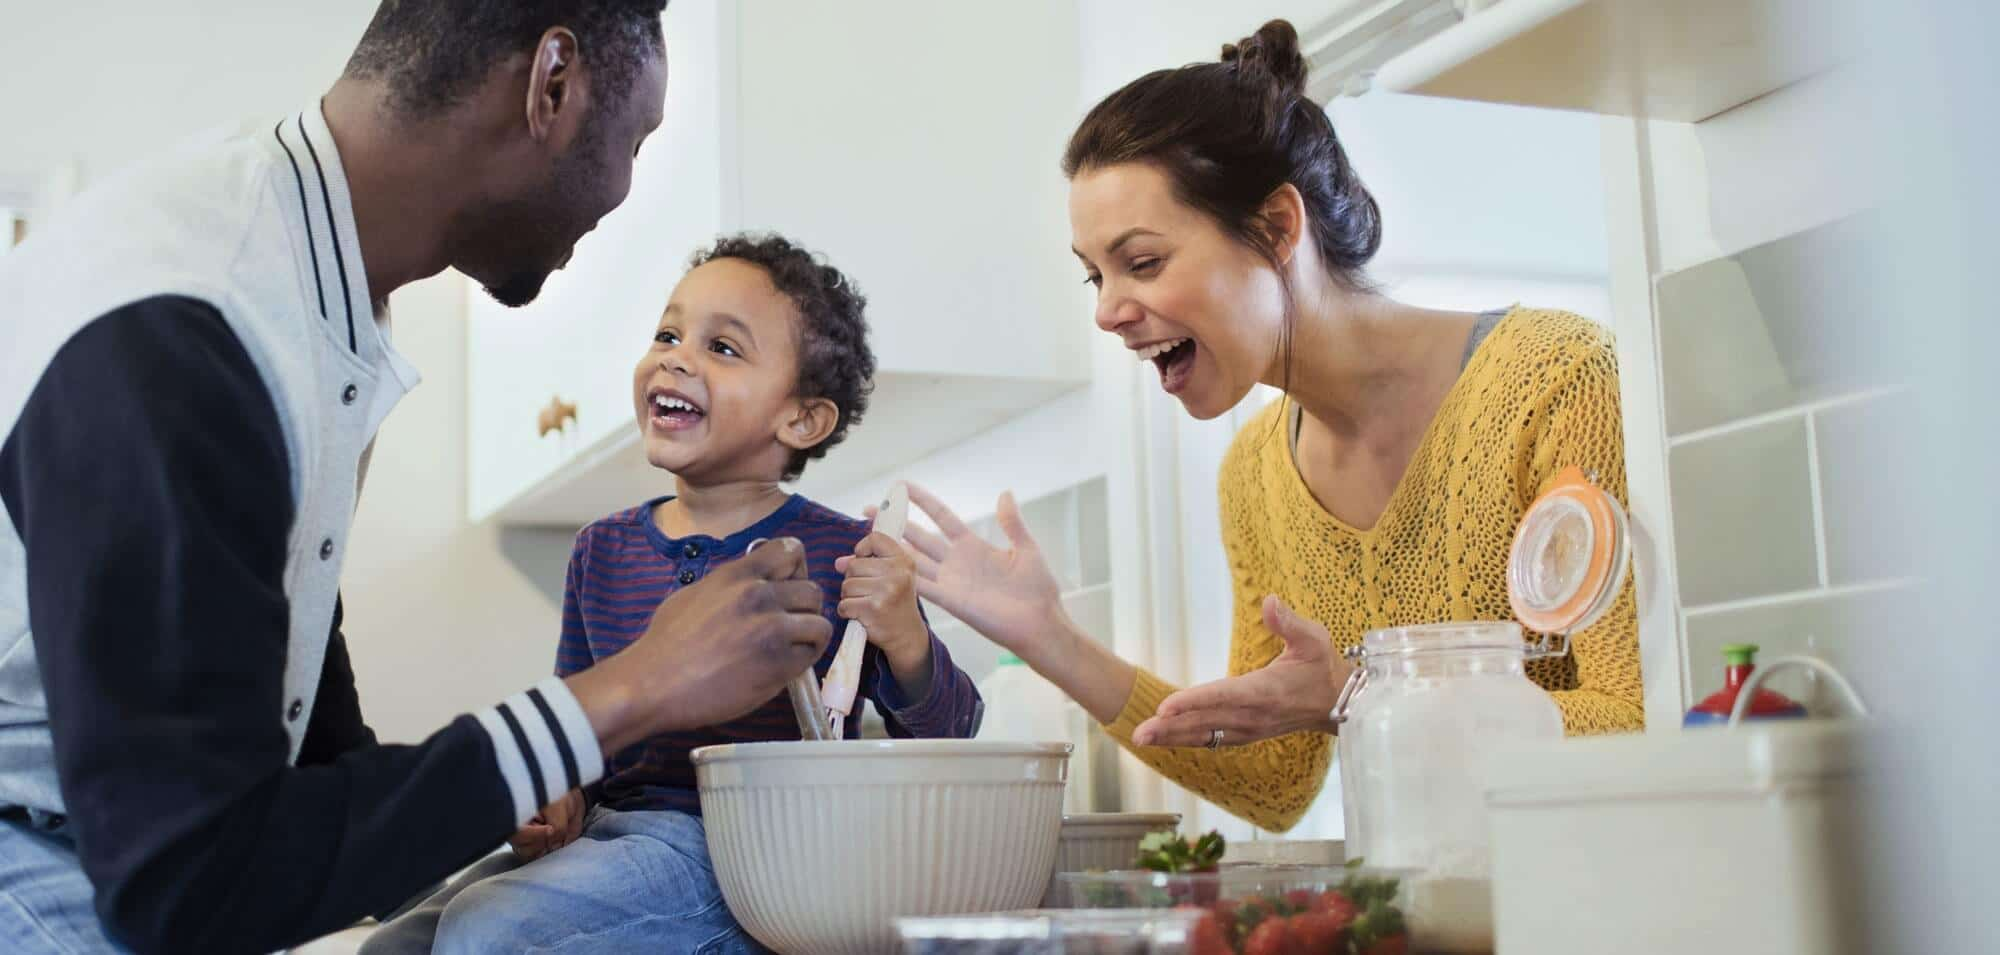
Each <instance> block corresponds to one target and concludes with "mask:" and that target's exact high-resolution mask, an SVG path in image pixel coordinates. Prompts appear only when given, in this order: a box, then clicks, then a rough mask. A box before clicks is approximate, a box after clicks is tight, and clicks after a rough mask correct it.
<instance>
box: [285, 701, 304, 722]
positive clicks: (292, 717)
mask: <svg viewBox="0 0 2000 955" xmlns="http://www.w3.org/2000/svg"><path fill="white" fill-rule="evenodd" d="M305 711H306V703H305V701H304V700H293V701H292V705H291V706H290V707H289V708H287V709H286V710H285V722H287V723H296V722H298V720H299V714H300V713H304V712H305Z"/></svg>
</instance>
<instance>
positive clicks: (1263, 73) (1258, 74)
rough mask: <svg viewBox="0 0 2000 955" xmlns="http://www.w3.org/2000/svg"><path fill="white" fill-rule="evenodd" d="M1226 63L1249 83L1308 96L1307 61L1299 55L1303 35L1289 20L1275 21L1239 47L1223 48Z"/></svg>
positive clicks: (1223, 57)
mask: <svg viewBox="0 0 2000 955" xmlns="http://www.w3.org/2000/svg"><path fill="white" fill-rule="evenodd" d="M1222 62H1224V63H1229V64H1233V65H1235V67H1236V71H1237V75H1238V76H1240V77H1242V78H1243V79H1245V80H1252V79H1254V80H1256V81H1261V82H1264V83H1268V84H1270V85H1272V86H1275V87H1277V88H1278V89H1279V90H1282V91H1284V92H1287V93H1295V94H1298V95H1301V96H1303V95H1305V91H1306V69H1307V67H1306V58H1305V55H1304V54H1302V53H1300V52H1299V31H1298V30H1297V29H1294V28H1293V27H1292V24H1291V21H1289V20H1272V21H1271V22H1269V23H1266V24H1264V25H1263V26H1261V27H1258V28H1257V32H1255V33H1252V34H1250V35H1249V36H1246V37H1244V38H1243V39H1241V40H1238V41H1236V42H1235V43H1225V44H1223V46H1222Z"/></svg>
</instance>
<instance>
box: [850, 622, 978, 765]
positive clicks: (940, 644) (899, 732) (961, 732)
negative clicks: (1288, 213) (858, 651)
mask: <svg viewBox="0 0 2000 955" xmlns="http://www.w3.org/2000/svg"><path fill="white" fill-rule="evenodd" d="M917 613H918V614H919V615H921V614H923V609H922V608H921V607H920V608H918V610H917ZM841 622H842V623H846V622H847V621H841ZM924 627H925V629H926V630H930V620H929V618H928V617H926V618H925V620H924ZM834 632H835V633H839V632H840V630H839V628H838V627H836V628H835V630H834ZM930 640H931V687H930V695H928V696H926V697H925V698H923V699H921V700H913V699H910V698H909V695H908V694H906V693H904V692H903V688H902V687H901V686H900V685H898V684H897V683H896V675H895V674H894V673H893V672H891V671H890V669H889V663H888V661H887V660H884V659H882V651H880V650H877V649H876V648H874V647H872V646H871V647H869V648H868V649H867V651H865V654H866V655H865V656H864V657H863V658H862V673H861V688H860V689H861V694H862V695H863V696H865V697H867V698H868V699H869V700H872V701H873V702H874V703H875V706H876V708H877V710H879V711H880V712H881V714H882V722H883V724H884V725H885V727H886V728H887V729H888V731H889V735H890V736H893V737H897V738H899V739H909V738H919V739H971V738H973V737H974V736H976V735H978V734H979V724H980V722H981V721H982V720H983V718H984V717H985V714H986V704H985V702H984V701H983V700H981V699H980V696H979V688H978V687H977V686H974V685H973V683H972V677H970V676H968V675H966V672H965V671H964V670H961V669H959V668H958V664H956V663H953V662H952V659H951V651H950V650H949V649H947V648H946V647H945V645H944V641H942V640H939V639H938V638H937V632H936V631H935V630H930Z"/></svg>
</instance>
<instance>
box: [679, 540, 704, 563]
mask: <svg viewBox="0 0 2000 955" xmlns="http://www.w3.org/2000/svg"><path fill="white" fill-rule="evenodd" d="M681 556H683V557H686V558H687V559H689V560H693V559H695V558H696V557H700V556H701V545H700V544H689V545H687V546H686V547H683V548H681Z"/></svg>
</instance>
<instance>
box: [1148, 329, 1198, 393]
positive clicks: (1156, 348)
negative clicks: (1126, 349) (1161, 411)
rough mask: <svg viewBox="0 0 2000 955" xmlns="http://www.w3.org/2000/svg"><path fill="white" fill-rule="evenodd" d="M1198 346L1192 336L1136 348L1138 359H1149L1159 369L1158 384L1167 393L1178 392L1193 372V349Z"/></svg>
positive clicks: (1185, 384) (1185, 385)
mask: <svg viewBox="0 0 2000 955" xmlns="http://www.w3.org/2000/svg"><path fill="white" fill-rule="evenodd" d="M1199 347H1200V346H1198V345H1196V344H1195V343H1194V339H1192V338H1174V339H1169V340H1167V341H1163V342H1159V343H1157V344H1152V345H1147V346H1146V347H1144V348H1141V349H1138V352H1139V360H1140V361H1150V362H1152V363H1153V364H1154V366H1156V367H1158V368H1159V369H1160V385H1161V387H1163V388H1165V389H1167V394H1170V395H1177V394H1180V392H1181V389H1183V388H1185V387H1187V382H1188V377H1189V376H1190V375H1192V374H1193V373H1194V356H1195V351H1196V349H1197V348H1199Z"/></svg>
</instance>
